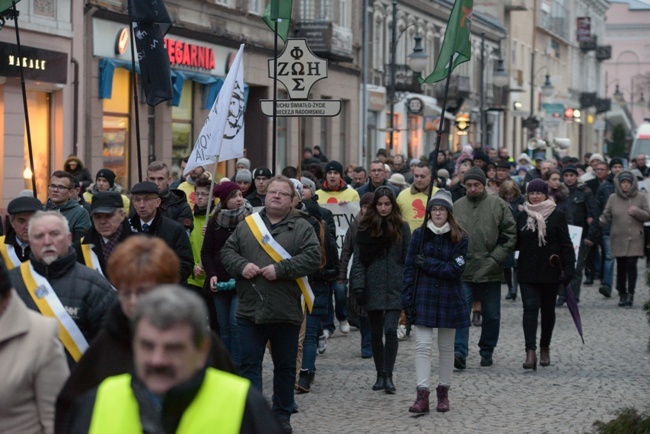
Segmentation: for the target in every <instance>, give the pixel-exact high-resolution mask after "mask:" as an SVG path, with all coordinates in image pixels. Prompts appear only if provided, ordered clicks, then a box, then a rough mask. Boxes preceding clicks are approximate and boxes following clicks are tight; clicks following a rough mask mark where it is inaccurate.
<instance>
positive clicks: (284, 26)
mask: <svg viewBox="0 0 650 434" xmlns="http://www.w3.org/2000/svg"><path fill="white" fill-rule="evenodd" d="M292 1H293V0H271V1H270V2H269V4H268V6H266V10H265V11H264V15H262V19H263V20H264V22H265V23H266V25H267V26H269V28H270V29H271V31H273V32H275V22H276V21H277V22H278V36H279V37H281V38H282V40H283V41H284V42H285V43H286V42H287V37H288V36H289V25H290V24H291V3H292Z"/></svg>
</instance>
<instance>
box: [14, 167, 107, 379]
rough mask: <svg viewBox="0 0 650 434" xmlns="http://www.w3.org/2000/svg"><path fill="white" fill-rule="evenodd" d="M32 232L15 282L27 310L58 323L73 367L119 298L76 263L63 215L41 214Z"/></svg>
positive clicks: (31, 226)
mask: <svg viewBox="0 0 650 434" xmlns="http://www.w3.org/2000/svg"><path fill="white" fill-rule="evenodd" d="M66 181H67V179H66ZM56 182H61V181H56ZM28 235H29V245H30V247H31V249H32V253H31V255H30V258H29V261H26V262H24V263H22V264H21V265H20V267H17V268H14V269H13V270H11V271H10V276H11V280H12V282H13V283H14V287H15V289H16V292H17V293H18V295H19V296H20V298H21V299H22V300H23V301H24V302H25V304H26V305H27V307H28V308H30V309H32V310H35V311H37V312H40V313H41V314H43V315H44V316H48V317H52V318H55V319H56V320H57V321H58V322H59V326H60V332H59V338H60V339H61V342H62V343H63V346H64V347H65V349H66V355H67V358H68V364H69V365H70V367H71V368H72V367H73V366H74V365H75V364H76V362H77V361H79V359H80V358H81V355H82V354H83V353H84V352H85V351H86V349H87V348H88V343H89V342H91V341H92V340H93V339H94V338H95V336H96V335H97V334H98V333H99V331H100V329H101V327H102V324H103V323H104V320H105V318H106V316H107V314H108V310H109V309H110V307H111V306H112V305H113V304H114V303H115V301H116V298H117V297H116V295H115V291H114V290H113V288H112V287H111V285H110V283H108V281H107V280H106V279H105V278H104V277H103V276H102V275H101V274H99V273H97V272H95V271H93V270H91V269H89V268H88V267H86V266H84V265H81V264H79V263H77V255H76V254H75V252H74V249H73V248H72V234H70V230H69V228H68V224H67V222H66V219H65V217H64V216H62V215H61V214H60V213H58V212H56V211H45V212H44V211H38V212H36V214H34V216H33V217H32V218H31V220H30V221H29V228H28Z"/></svg>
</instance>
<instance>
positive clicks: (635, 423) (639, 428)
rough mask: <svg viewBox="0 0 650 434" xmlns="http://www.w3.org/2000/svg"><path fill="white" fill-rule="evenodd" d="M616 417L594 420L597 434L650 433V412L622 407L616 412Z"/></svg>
mask: <svg viewBox="0 0 650 434" xmlns="http://www.w3.org/2000/svg"><path fill="white" fill-rule="evenodd" d="M616 414H617V417H616V418H615V419H612V420H610V421H609V422H607V423H605V422H601V421H596V422H594V428H595V431H594V432H595V433H597V434H648V433H650V414H648V413H643V414H639V413H638V412H637V411H636V409H635V408H623V409H621V410H618V411H617V412H616Z"/></svg>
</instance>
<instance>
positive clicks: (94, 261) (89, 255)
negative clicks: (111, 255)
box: [81, 244, 104, 276]
mask: <svg viewBox="0 0 650 434" xmlns="http://www.w3.org/2000/svg"><path fill="white" fill-rule="evenodd" d="M93 247H94V245H93V244H81V253H82V254H83V255H84V264H86V267H88V268H91V269H93V270H95V271H98V272H99V274H101V275H102V276H103V275H104V273H103V272H102V266H101V264H100V263H99V258H98V257H97V255H96V254H95V252H93V251H92V248H93Z"/></svg>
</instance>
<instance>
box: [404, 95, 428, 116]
mask: <svg viewBox="0 0 650 434" xmlns="http://www.w3.org/2000/svg"><path fill="white" fill-rule="evenodd" d="M406 108H407V109H408V112H409V113H410V114H412V115H419V114H421V113H422V111H423V110H424V103H423V102H422V100H421V99H420V98H410V99H409V100H408V101H407V102H406Z"/></svg>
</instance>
